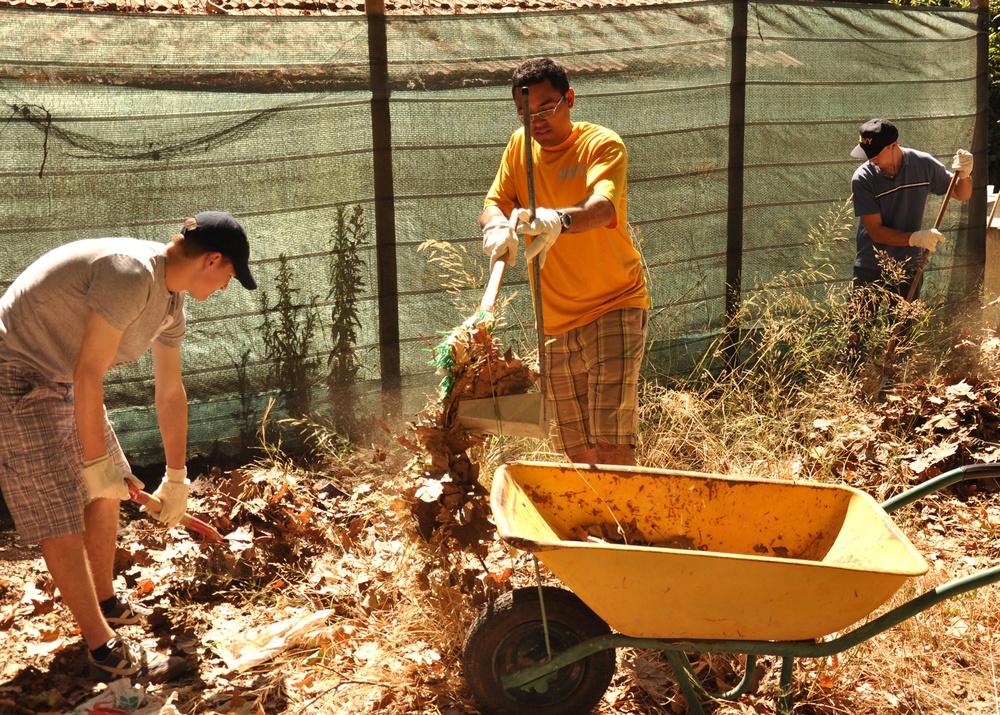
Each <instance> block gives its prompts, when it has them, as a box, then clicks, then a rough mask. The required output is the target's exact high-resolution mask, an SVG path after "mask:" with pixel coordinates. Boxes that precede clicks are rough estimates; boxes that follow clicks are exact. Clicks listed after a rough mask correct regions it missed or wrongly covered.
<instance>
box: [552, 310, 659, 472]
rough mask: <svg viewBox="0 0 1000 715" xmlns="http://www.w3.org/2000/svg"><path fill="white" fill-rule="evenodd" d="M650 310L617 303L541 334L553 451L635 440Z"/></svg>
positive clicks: (564, 451) (631, 443) (574, 452)
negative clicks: (574, 323) (606, 310)
mask: <svg viewBox="0 0 1000 715" xmlns="http://www.w3.org/2000/svg"><path fill="white" fill-rule="evenodd" d="M648 323H649V311H648V310H646V309H644V308H622V309H620V310H613V311H611V312H610V313H605V314H604V315H602V316H601V317H599V318H598V319H597V320H595V321H594V322H592V323H588V324H587V325H584V326H582V327H579V328H575V329H573V330H570V331H569V332H566V333H562V334H560V335H546V336H545V340H546V345H545V359H546V366H545V367H546V376H545V377H546V380H545V385H546V396H547V398H548V401H549V408H550V409H551V410H552V415H553V418H554V419H555V423H556V424H555V426H556V429H555V430H554V432H553V439H554V442H555V446H556V448H557V449H558V450H560V451H561V452H563V453H565V454H577V453H579V452H583V451H585V450H588V449H591V448H593V447H595V446H596V445H598V444H628V445H633V446H634V445H635V435H636V431H637V429H638V408H639V367H640V366H641V365H642V357H643V354H644V353H645V350H646V328H647V326H648Z"/></svg>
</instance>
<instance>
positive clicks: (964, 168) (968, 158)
mask: <svg viewBox="0 0 1000 715" xmlns="http://www.w3.org/2000/svg"><path fill="white" fill-rule="evenodd" d="M951 170H952V171H954V172H955V173H957V174H958V178H959V179H968V178H969V176H970V175H971V174H972V152H968V151H966V150H965V149H959V150H958V151H956V152H955V158H954V159H952V161H951Z"/></svg>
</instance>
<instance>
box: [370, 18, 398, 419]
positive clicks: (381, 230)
mask: <svg viewBox="0 0 1000 715" xmlns="http://www.w3.org/2000/svg"><path fill="white" fill-rule="evenodd" d="M365 15H366V16H367V18H368V66H369V72H370V81H369V86H370V88H371V93H372V100H371V111H372V150H373V156H372V162H373V166H372V170H373V173H374V189H375V255H376V269H377V276H378V334H379V355H380V371H381V377H382V416H383V418H385V419H389V418H390V417H399V416H400V412H401V408H402V394H401V390H402V378H401V370H400V358H399V284H398V277H397V274H396V210H395V195H394V193H393V183H392V122H391V118H390V114H389V95H390V91H389V49H388V41H387V37H386V18H385V0H365Z"/></svg>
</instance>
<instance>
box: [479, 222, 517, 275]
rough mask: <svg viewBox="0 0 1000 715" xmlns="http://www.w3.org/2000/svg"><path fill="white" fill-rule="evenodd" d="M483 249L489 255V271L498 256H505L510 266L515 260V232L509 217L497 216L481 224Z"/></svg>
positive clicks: (491, 270) (512, 265) (491, 269)
mask: <svg viewBox="0 0 1000 715" xmlns="http://www.w3.org/2000/svg"><path fill="white" fill-rule="evenodd" d="M483 251H484V252H485V253H486V255H488V256H489V257H490V273H492V272H493V264H495V263H496V262H497V259H498V258H502V257H503V256H504V255H506V256H507V265H508V266H509V267H511V268H513V267H514V264H515V263H516V262H517V234H516V233H514V228H513V227H512V226H511V221H510V219H508V218H506V217H505V216H502V215H501V216H497V217H495V218H492V219H490V221H489V223H487V224H486V225H485V226H483Z"/></svg>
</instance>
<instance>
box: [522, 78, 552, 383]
mask: <svg viewBox="0 0 1000 715" xmlns="http://www.w3.org/2000/svg"><path fill="white" fill-rule="evenodd" d="M528 109H529V104H528V88H527V87H521V116H522V118H523V119H524V168H525V171H526V172H527V175H528V176H527V179H528V211H529V212H530V214H531V217H530V218H529V219H528V220H529V221H534V220H535V160H534V156H533V154H532V151H531V113H530V112H529V111H528ZM531 287H532V295H531V298H532V306H533V307H534V309H535V332H536V334H537V335H538V374H539V375H540V376H541V375H544V374H546V372H548V367H547V366H546V364H545V321H544V319H543V318H542V269H541V266H539V265H538V259H537V258H536V259H535V260H534V261H532V262H531Z"/></svg>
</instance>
